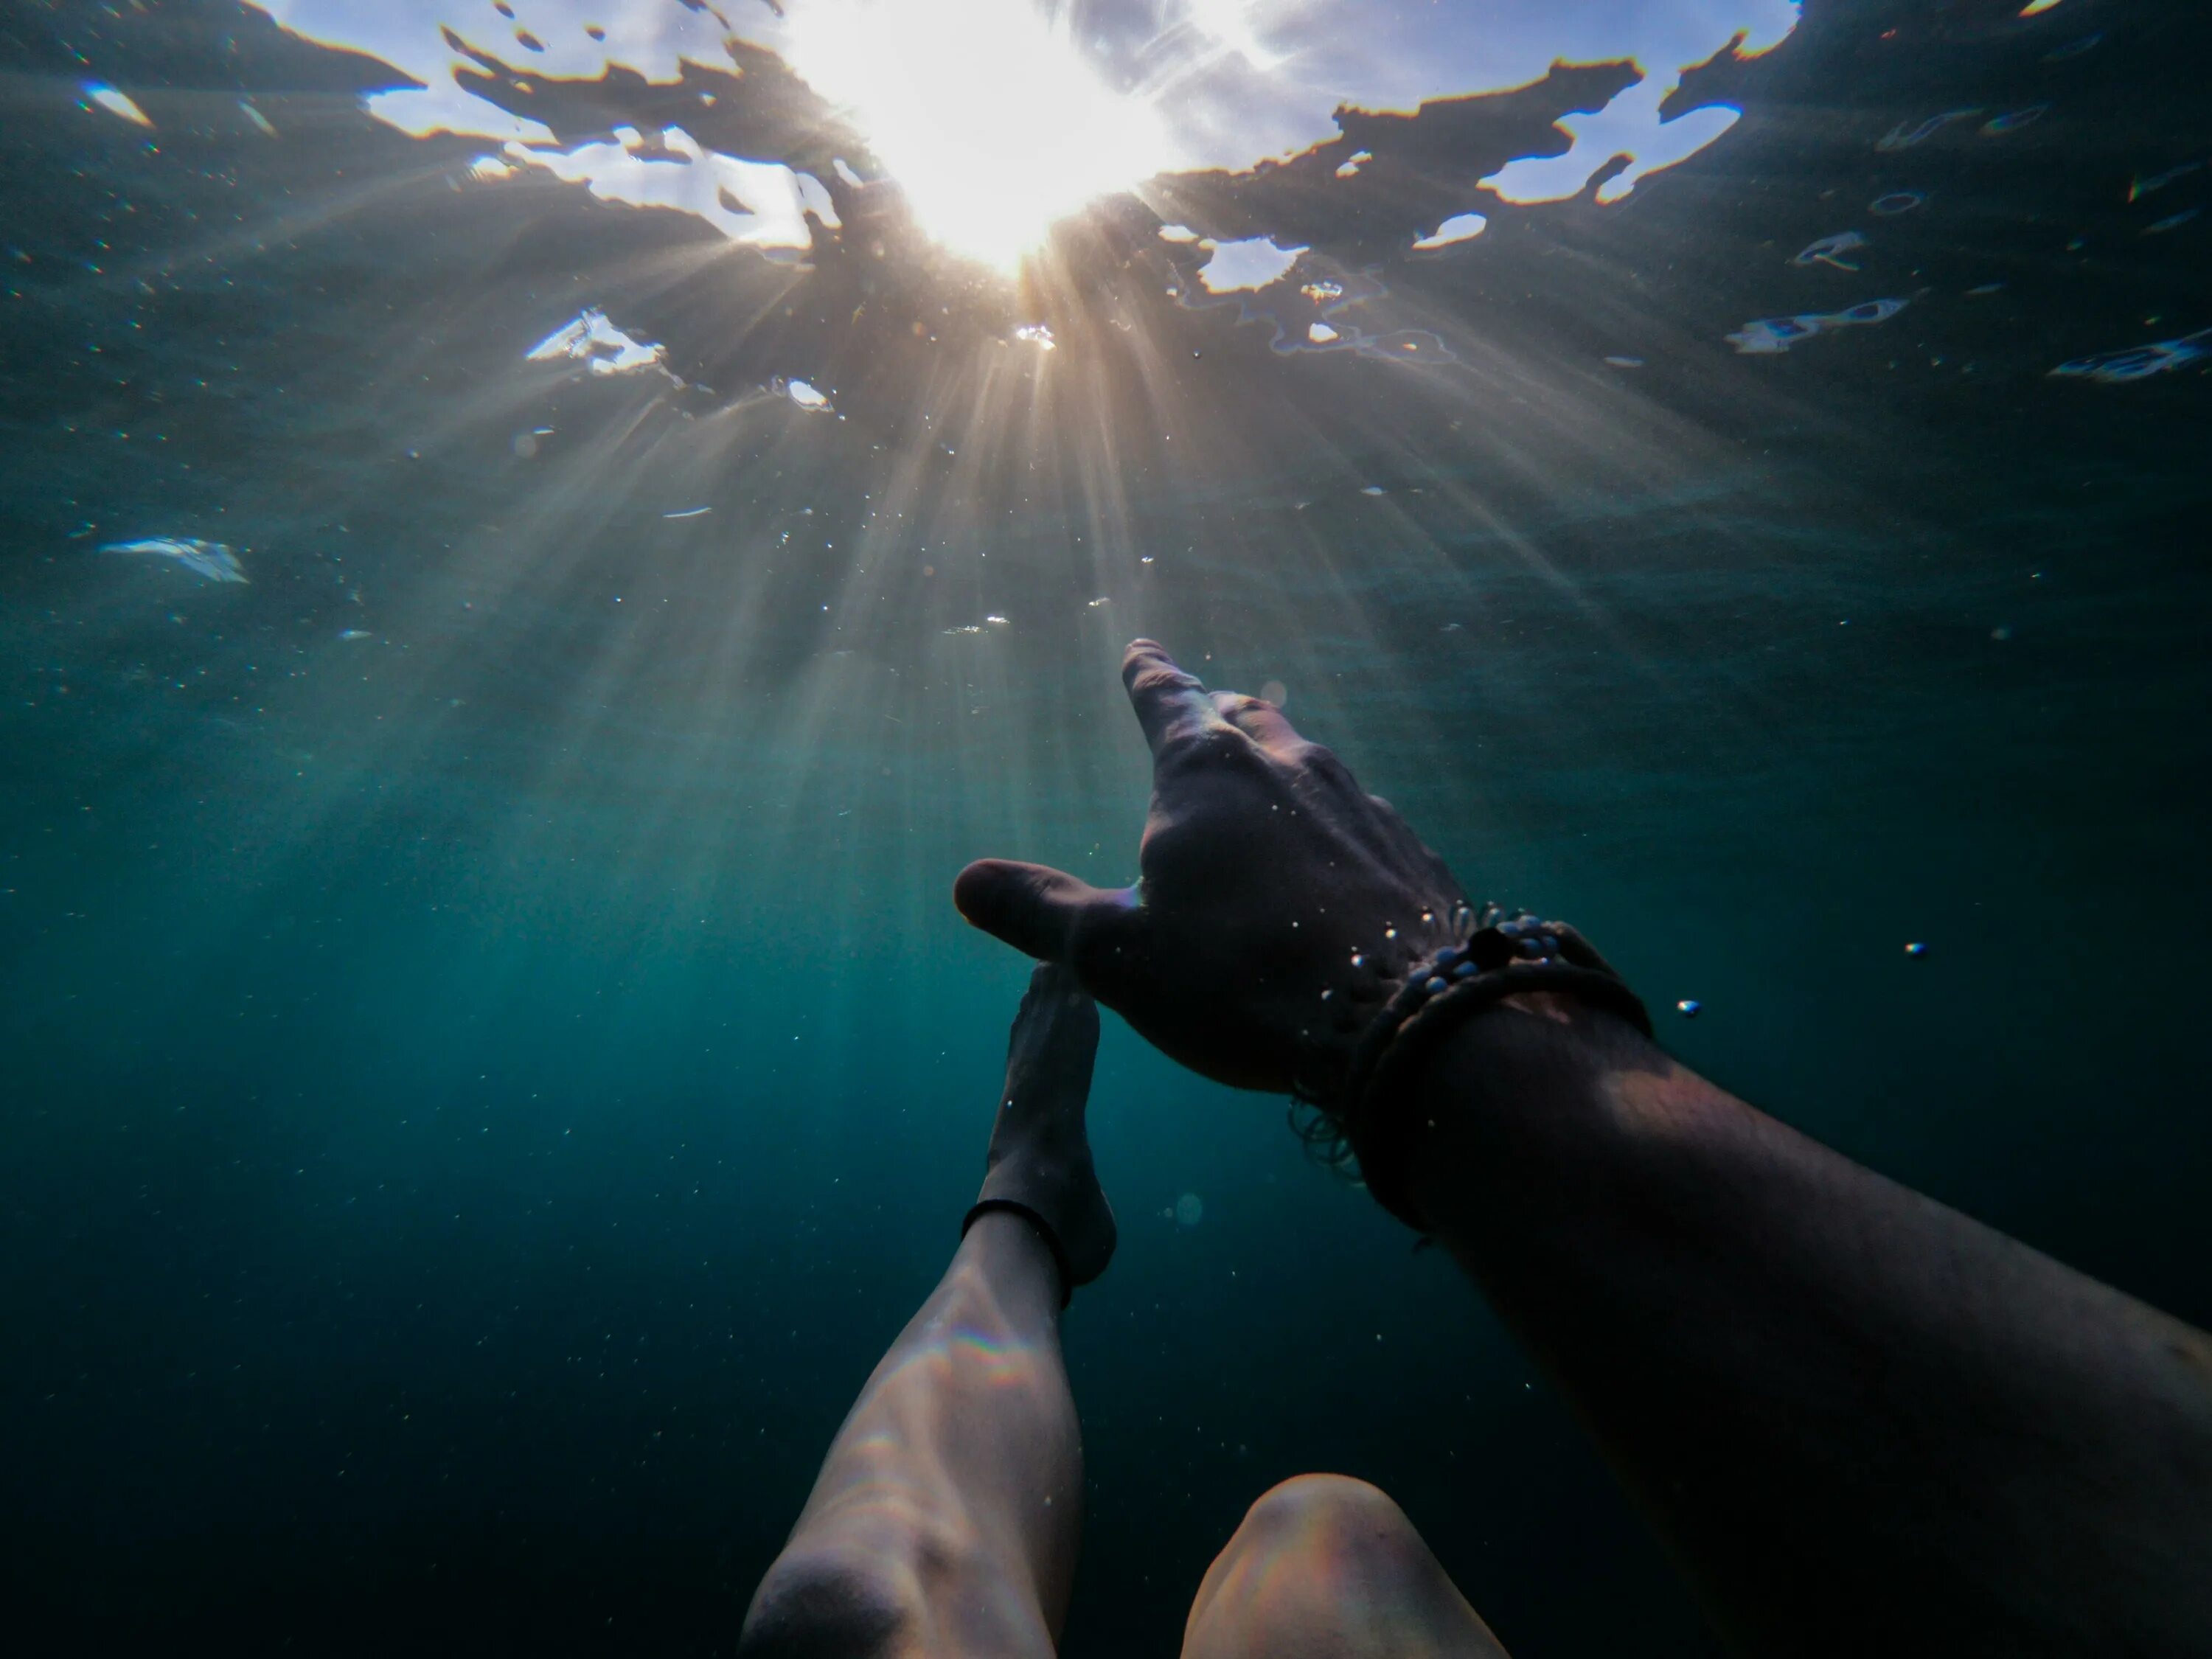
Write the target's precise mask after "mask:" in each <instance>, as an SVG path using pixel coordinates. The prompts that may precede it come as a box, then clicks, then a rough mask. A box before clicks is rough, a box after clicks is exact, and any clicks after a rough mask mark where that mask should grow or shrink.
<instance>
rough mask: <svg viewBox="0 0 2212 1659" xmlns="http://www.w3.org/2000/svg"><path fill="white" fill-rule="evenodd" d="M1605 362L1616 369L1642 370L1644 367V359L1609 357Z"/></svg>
mask: <svg viewBox="0 0 2212 1659" xmlns="http://www.w3.org/2000/svg"><path fill="white" fill-rule="evenodd" d="M1605 361H1606V362H1608V363H1611V364H1612V365H1613V367H1614V368H1643V367H1644V359H1643V358H1641V357H1608V358H1607V359H1606V360H1605Z"/></svg>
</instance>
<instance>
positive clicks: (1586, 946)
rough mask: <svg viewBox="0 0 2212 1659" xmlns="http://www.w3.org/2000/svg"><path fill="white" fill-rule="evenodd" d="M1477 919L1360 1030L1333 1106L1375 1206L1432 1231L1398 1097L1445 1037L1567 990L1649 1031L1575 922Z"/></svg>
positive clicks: (1647, 1019) (1632, 996)
mask: <svg viewBox="0 0 2212 1659" xmlns="http://www.w3.org/2000/svg"><path fill="white" fill-rule="evenodd" d="M1480 923H1481V925H1480V927H1477V929H1476V930H1475V931H1474V933H1471V934H1470V935H1469V936H1468V939H1466V941H1465V942H1464V943H1463V944H1460V945H1452V946H1449V947H1448V948H1447V949H1445V950H1443V951H1439V952H1438V953H1437V955H1436V956H1435V957H1432V958H1431V959H1430V960H1429V962H1428V963H1425V964H1423V965H1422V966H1420V967H1419V968H1418V969H1416V970H1415V971H1414V972H1413V973H1411V974H1409V975H1407V980H1406V982H1405V984H1403V985H1402V986H1401V987H1399V988H1398V991H1397V994H1395V995H1394V996H1393V997H1392V998H1391V999H1390V1000H1389V1002H1388V1003H1386V1004H1385V1005H1384V1006H1383V1011H1382V1012H1381V1013H1380V1014H1378V1015H1376V1018H1375V1019H1374V1021H1373V1023H1372V1024H1370V1025H1369V1027H1368V1029H1367V1030H1366V1031H1365V1033H1364V1034H1363V1035H1362V1036H1361V1038H1360V1041H1359V1046H1358V1048H1357V1049H1356V1050H1355V1051H1354V1053H1353V1055H1352V1069H1351V1072H1350V1073H1349V1076H1348V1078H1347V1079H1346V1086H1345V1088H1344V1090H1343V1091H1342V1092H1341V1093H1340V1095H1339V1096H1338V1104H1337V1105H1336V1107H1335V1108H1334V1109H1333V1110H1329V1112H1328V1115H1330V1116H1332V1117H1334V1119H1335V1120H1336V1121H1337V1123H1338V1124H1339V1126H1340V1127H1341V1130H1342V1133H1343V1135H1344V1137H1345V1139H1346V1141H1347V1142H1348V1143H1349V1144H1350V1146H1351V1147H1352V1152H1353V1153H1354V1155H1355V1156H1357V1157H1358V1160H1359V1171H1360V1176H1361V1178H1362V1179H1363V1180H1364V1182H1366V1185H1367V1190H1368V1191H1369V1192H1370V1193H1371V1194H1374V1197H1375V1200H1376V1203H1378V1204H1380V1205H1382V1206H1383V1208H1384V1209H1386V1210H1388V1211H1389V1212H1390V1213H1391V1214H1392V1215H1394V1216H1396V1217H1397V1218H1398V1219H1399V1220H1401V1221H1402V1222H1404V1223H1406V1225H1407V1226H1409V1227H1412V1228H1413V1229H1414V1230H1416V1231H1424V1232H1425V1231H1427V1229H1426V1228H1425V1226H1424V1225H1423V1224H1422V1222H1421V1220H1420V1218H1419V1217H1418V1216H1417V1215H1416V1214H1415V1213H1414V1212H1413V1206H1412V1205H1411V1203H1410V1202H1409V1201H1408V1200H1407V1197H1406V1192H1405V1178H1404V1177H1405V1170H1406V1164H1407V1146H1408V1143H1409V1142H1410V1141H1411V1139H1412V1138H1413V1129H1414V1127H1416V1126H1415V1125H1414V1124H1413V1120H1412V1115H1411V1113H1409V1112H1407V1111H1406V1110H1404V1109H1401V1106H1402V1101H1401V1097H1402V1095H1403V1093H1404V1089H1405V1085H1406V1083H1407V1081H1408V1080H1409V1079H1412V1078H1413V1077H1415V1076H1417V1075H1418V1074H1419V1071H1420V1069H1421V1067H1422V1066H1424V1065H1425V1064H1426V1063H1427V1061H1428V1060H1430V1059H1431V1057H1432V1056H1433V1055H1434V1054H1435V1053H1436V1050H1437V1047H1438V1046H1439V1045H1440V1044H1441V1043H1442V1042H1443V1040H1444V1038H1445V1037H1447V1036H1449V1035H1450V1034H1451V1033H1452V1032H1454V1031H1455V1030H1458V1029H1459V1028H1460V1027H1461V1026H1462V1025H1463V1024H1466V1023H1467V1022H1468V1020H1470V1019H1472V1018H1474V1017H1475V1016H1476V1015H1477V1014H1479V1013H1480V1012H1482V1011H1483V1010H1484V1009H1486V1008H1488V1007H1491V1006H1493V1005H1495V1004H1497V1003H1498V1002H1501V1001H1503V1000H1504V999H1505V998H1507V997H1510V996H1519V995H1521V994H1523V993H1526V992H1530V991H1556V992H1561V993H1564V994H1567V995H1570V996H1572V997H1574V998H1576V999H1577V1000H1579V1001H1582V1002H1585V1003H1588V1004H1589V1006H1592V1007H1595V1008H1602V1009H1605V1010H1606V1011H1607V1012H1610V1013H1614V1014H1618V1015H1620V1017H1621V1018H1623V1019H1626V1021H1627V1022H1628V1023H1629V1024H1631V1025H1633V1026H1634V1027H1635V1028H1636V1029H1637V1030H1638V1031H1640V1032H1642V1033H1643V1034H1644V1036H1650V1035H1651V1034H1652V1032H1651V1016H1650V1013H1649V1012H1646V1011H1645V1009H1644V1003H1643V1000H1642V999H1641V998H1639V997H1638V995H1637V994H1636V993H1635V992H1633V991H1632V990H1630V989H1629V988H1628V983H1627V981H1625V980H1624V979H1622V978H1621V976H1620V975H1619V974H1618V973H1616V972H1614V971H1613V965H1612V964H1611V963H1608V962H1607V961H1606V959H1605V958H1604V957H1601V956H1600V955H1599V954H1598V952H1597V950H1596V948H1595V946H1593V945H1591V944H1590V943H1589V940H1587V939H1584V938H1583V936H1582V935H1581V933H1577V931H1576V930H1575V929H1574V928H1572V927H1569V926H1568V925H1567V924H1565V922H1559V921H1543V920H1541V919H1540V918H1538V917H1536V916H1533V915H1528V914H1526V913H1523V914H1522V915H1514V916H1510V917H1508V916H1506V915H1504V913H1503V912H1501V911H1499V910H1498V908H1497V907H1496V906H1494V905H1493V906H1489V907H1486V908H1485V909H1484V910H1483V912H1482V914H1481V916H1480ZM1325 1109H1326V1108H1325Z"/></svg>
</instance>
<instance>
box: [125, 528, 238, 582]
mask: <svg viewBox="0 0 2212 1659" xmlns="http://www.w3.org/2000/svg"><path fill="white" fill-rule="evenodd" d="M96 551H99V552H101V553H144V554H150V555H152V556H154V557H155V558H160V559H174V560H175V561H176V562H178V563H179V564H180V565H182V566H184V567H185V569H187V570H190V571H191V572H193V573H194V574H197V575H202V576H205V577H206V578H207V579H208V580H210V581H217V582H242V581H244V580H246V572H245V570H244V569H243V568H240V565H239V562H238V555H236V554H235V553H234V552H232V551H231V550H229V549H228V547H226V546H224V545H223V544H222V543H221V542H204V541H202V540H201V539H200V538H198V537H197V536H149V537H148V538H146V539H144V540H143V541H136V542H109V543H107V544H106V545H105V546H103V547H100V548H99V549H97V550H96Z"/></svg>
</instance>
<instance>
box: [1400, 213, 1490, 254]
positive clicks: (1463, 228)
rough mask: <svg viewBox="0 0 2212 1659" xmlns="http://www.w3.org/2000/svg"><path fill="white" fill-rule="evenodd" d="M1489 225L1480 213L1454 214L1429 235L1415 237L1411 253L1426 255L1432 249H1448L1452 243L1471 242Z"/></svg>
mask: <svg viewBox="0 0 2212 1659" xmlns="http://www.w3.org/2000/svg"><path fill="white" fill-rule="evenodd" d="M1489 223H1490V221H1489V220H1487V219H1486V218H1484V217H1483V216H1481V215H1480V213H1455V214H1454V215H1452V216H1451V217H1450V218H1449V219H1447V220H1445V221H1444V222H1443V223H1442V224H1440V225H1438V226H1437V228H1436V229H1435V230H1434V231H1433V232H1431V234H1428V235H1426V236H1420V237H1416V238H1415V239H1414V240H1413V251H1414V252H1416V253H1426V252H1429V251H1430V250H1431V249H1434V248H1440V247H1449V246H1451V245H1452V244H1453V243H1454V242H1466V241H1471V240H1474V238H1475V237H1477V236H1480V235H1481V234H1482V233H1483V231H1484V229H1485V228H1487V226H1488V225H1489Z"/></svg>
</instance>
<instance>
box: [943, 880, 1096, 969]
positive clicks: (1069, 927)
mask: <svg viewBox="0 0 2212 1659" xmlns="http://www.w3.org/2000/svg"><path fill="white" fill-rule="evenodd" d="M1131 898H1132V895H1131V894H1130V893H1128V892H1127V891H1121V892H1112V891H1109V890H1107V889H1105V888H1103V887H1093V886H1092V885H1091V884H1090V883H1089V882H1087V881H1082V880H1079V879H1078V878H1076V877H1074V876H1071V875H1067V874H1066V873H1065V872H1061V871H1059V870H1049V869H1047V868H1046V867H1045V866H1043V865H1042V864H1018V863H1015V862H1014V861H1013V860H1010V859H978V860H976V861H975V863H973V864H971V865H969V866H968V867H967V868H966V869H965V870H963V871H962V872H960V874H959V876H958V877H957V878H956V879H955V880H954V881H953V884H952V902H953V903H954V904H955V905H957V906H958V907H959V910H960V914H961V915H963V916H965V917H967V918H968V920H969V921H971V922H973V923H974V924H975V926H976V927H980V928H981V929H982V930H983V931H984V932H985V933H988V934H990V935H991V936H992V937H993V938H994V939H1001V940H1004V941H1005V942H1006V944H1008V945H1012V946H1013V947H1014V949H1016V950H1017V951H1021V952H1023V953H1024V955H1026V956H1032V957H1036V958H1037V959H1038V960H1040V961H1042V962H1066V960H1067V959H1068V957H1069V955H1070V952H1071V951H1072V949H1073V944H1074V939H1075V931H1076V926H1077V924H1078V923H1079V921H1082V920H1083V919H1084V918H1085V916H1086V915H1090V916H1094V917H1095V916H1098V915H1100V913H1102V912H1109V911H1110V912H1114V913H1116V914H1118V913H1120V912H1121V911H1122V910H1124V909H1126V908H1127V906H1128V904H1129V902H1130V900H1131Z"/></svg>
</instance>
